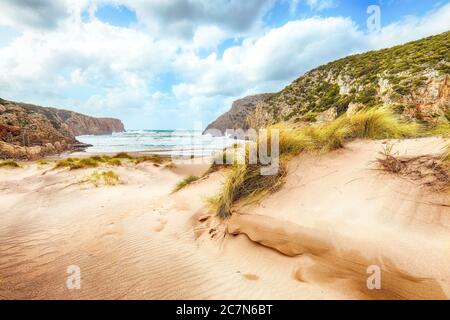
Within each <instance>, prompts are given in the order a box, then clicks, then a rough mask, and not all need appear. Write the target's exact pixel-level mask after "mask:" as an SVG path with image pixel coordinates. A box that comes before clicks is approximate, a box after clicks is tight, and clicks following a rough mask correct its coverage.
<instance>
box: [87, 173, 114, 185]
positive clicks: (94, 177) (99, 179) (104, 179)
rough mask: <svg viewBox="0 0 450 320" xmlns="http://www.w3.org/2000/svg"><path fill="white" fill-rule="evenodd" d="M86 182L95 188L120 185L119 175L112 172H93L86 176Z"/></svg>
mask: <svg viewBox="0 0 450 320" xmlns="http://www.w3.org/2000/svg"><path fill="white" fill-rule="evenodd" d="M87 180H88V181H90V182H91V183H92V184H93V185H94V186H96V187H99V186H100V185H101V184H103V185H106V186H114V185H117V184H119V183H120V177H119V175H118V174H117V173H115V172H114V171H112V170H108V171H103V172H98V171H94V172H93V173H91V174H90V175H89V176H88V179H87Z"/></svg>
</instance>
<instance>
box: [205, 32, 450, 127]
mask: <svg viewBox="0 0 450 320" xmlns="http://www.w3.org/2000/svg"><path fill="white" fill-rule="evenodd" d="M449 51H450V32H445V33H442V34H439V35H436V36H433V37H428V38H425V39H422V40H418V41H414V42H410V43H407V44H404V45H399V46H395V47H392V48H388V49H383V50H377V51H371V52H367V53H363V54H357V55H353V56H349V57H346V58H343V59H340V60H337V61H334V62H330V63H328V64H326V65H323V66H320V67H318V68H316V69H314V70H311V71H309V72H307V73H305V74H304V75H303V76H301V77H300V78H298V79H297V80H295V81H294V82H292V83H291V84H290V85H288V86H287V87H286V88H284V89H283V90H282V91H280V92H278V93H275V94H272V95H267V96H264V97H265V98H263V99H261V100H260V101H258V102H257V103H256V105H255V106H252V108H241V109H240V111H241V114H240V118H239V119H240V120H239V121H238V122H236V123H232V124H231V123H227V125H229V126H232V127H233V126H235V125H238V126H239V125H241V124H242V123H243V121H242V120H241V119H242V118H246V121H245V122H246V124H245V126H243V128H246V127H255V128H257V127H261V126H265V125H267V124H270V123H275V122H280V121H291V122H314V121H327V120H332V119H334V118H335V117H337V116H339V115H341V114H343V113H345V112H349V113H351V112H355V111H357V110H359V109H362V108H368V107H373V106H381V105H384V106H389V107H391V108H393V109H394V110H395V112H397V113H398V114H399V115H401V116H402V117H404V118H405V119H409V120H416V121H419V122H422V123H426V124H429V125H436V124H439V123H448V122H449V121H450V99H449V92H450V76H449V73H450V56H449ZM244 100H245V99H244ZM238 101H239V100H238ZM221 117H223V116H221ZM219 119H220V117H219ZM219 119H218V120H219ZM218 120H216V121H215V122H213V123H212V124H211V125H210V126H208V127H215V126H216V122H217V121H218ZM229 120H230V121H232V120H231V119H229Z"/></svg>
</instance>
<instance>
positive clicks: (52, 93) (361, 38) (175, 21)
mask: <svg viewBox="0 0 450 320" xmlns="http://www.w3.org/2000/svg"><path fill="white" fill-rule="evenodd" d="M2 1H3V2H2ZM43 1H44V0H43ZM102 1H103V2H105V3H106V2H108V3H111V2H112V1H115V3H119V2H120V3H123V4H126V5H127V6H129V7H130V8H132V9H134V10H136V13H137V15H138V17H139V19H140V20H141V21H144V20H146V19H148V20H149V19H153V18H154V19H153V20H152V21H153V22H154V23H155V25H156V27H155V26H150V28H148V27H147V26H145V27H144V26H142V25H139V26H133V27H130V28H123V27H114V26H112V25H109V24H106V23H102V22H101V21H99V20H97V19H95V16H93V12H94V9H95V5H96V4H99V3H101V2H102ZM310 2H311V5H312V6H315V8H316V9H317V10H318V8H320V6H321V5H322V6H323V5H324V3H325V2H323V1H315V2H314V1H310ZM3 3H7V4H8V5H7V6H5V7H6V8H10V4H11V3H12V2H11V1H10V0H0V4H1V6H2V8H3ZM224 3H225V2H221V4H220V5H219V4H217V5H216V6H215V7H214V6H213V5H211V2H209V1H208V2H206V1H200V0H190V1H181V0H154V1H146V2H144V1H137V0H120V1H119V0H95V1H87V0H82V1H77V0H67V4H68V5H67V10H63V11H64V12H66V11H67V12H69V15H68V16H67V15H66V14H65V13H61V17H62V18H61V19H59V18H58V17H55V19H54V22H52V23H49V24H47V25H46V24H43V25H42V26H41V27H39V28H30V27H29V26H32V25H33V23H30V22H27V26H28V27H24V26H23V25H22V24H20V26H16V27H17V28H21V29H20V30H21V33H19V35H18V36H17V38H15V39H14V40H12V41H8V42H7V44H6V46H5V47H0V88H2V92H1V95H2V97H3V98H10V99H16V100H26V101H29V102H34V103H37V104H43V105H55V106H59V107H65V108H69V109H77V110H78V111H80V112H85V113H91V114H94V115H105V116H106V115H109V116H118V117H120V118H123V119H124V120H125V122H126V124H127V126H128V127H129V128H130V127H131V128H133V127H134V128H136V127H141V128H143V127H146V126H147V127H158V128H161V127H164V126H167V127H174V126H176V127H180V126H183V123H184V126H186V127H190V126H191V125H190V124H192V123H193V122H194V120H196V119H202V120H203V121H204V122H207V121H210V120H212V119H213V118H214V117H215V116H217V115H218V114H220V113H221V112H223V111H225V110H226V109H228V108H229V107H230V105H231V102H232V101H233V100H234V99H236V98H239V97H242V96H245V95H248V94H254V93H261V92H268V91H276V90H279V89H281V88H282V87H283V86H285V85H287V84H289V82H290V81H292V80H293V79H295V78H297V77H298V76H299V75H301V74H302V73H304V72H306V71H308V70H310V69H311V68H314V67H316V66H318V65H320V64H322V63H326V62H328V61H331V60H334V59H337V58H339V57H343V56H346V55H348V54H351V53H356V52H362V51H367V50H370V49H377V48H383V47H387V46H392V45H395V44H398V43H403V42H406V41H409V40H414V39H418V38H421V37H425V36H429V35H432V34H437V33H440V32H443V31H447V30H449V29H450V21H449V20H448V17H449V16H450V4H448V5H445V6H441V7H440V8H438V9H436V10H435V11H433V12H430V13H428V14H427V15H425V16H424V17H423V18H414V17H409V18H405V19H403V20H401V21H398V22H397V23H394V24H391V25H388V26H385V27H384V28H382V30H381V31H380V32H379V33H373V34H366V33H364V32H363V31H362V30H360V29H359V28H358V27H357V25H356V24H355V23H354V22H353V21H352V20H351V19H350V18H343V17H334V18H320V17H315V18H310V19H304V20H297V21H290V22H288V23H286V24H284V25H282V26H280V27H277V28H272V29H266V31H265V32H258V33H251V35H250V34H249V33H246V32H249V30H251V29H252V28H253V27H254V26H255V25H257V24H258V23H260V20H259V19H260V17H261V14H262V13H263V12H264V10H265V6H270V5H271V3H272V2H271V1H264V3H263V2H260V1H249V2H243V1H235V0H230V1H228V4H229V5H230V7H226V6H225V4H224ZM261 3H263V4H261ZM86 8H90V12H91V16H92V18H93V19H91V21H89V22H83V21H82V20H81V18H80V13H81V12H82V11H83V10H86ZM181 8H185V9H186V10H187V11H185V12H184V13H185V14H184V15H183V18H182V19H179V17H180V15H181V14H182V12H180V10H181ZM237 8H239V9H242V10H243V11H242V12H243V13H241V12H239V11H238V10H237ZM55 10H57V9H55ZM250 11H251V12H250ZM245 13H248V14H250V13H251V14H250V16H249V17H248V20H249V21H243V20H245V19H244V15H245ZM16 14H17V13H16ZM219 16H220V17H219ZM152 17H153V18H152ZM11 19H13V20H11V21H13V22H15V23H19V22H18V21H19V20H18V19H19V18H18V16H16V17H15V18H11ZM149 21H150V20H149ZM8 23H9V24H10V25H15V23H12V22H11V23H10V22H8ZM56 26H57V27H56ZM180 26H183V27H182V28H181V29H179V27H180ZM183 28H185V29H186V30H185V31H186V32H187V33H186V34H189V35H190V36H192V38H189V37H188V38H185V39H183V40H180V38H177V37H168V36H167V32H170V33H171V34H172V35H178V36H179V35H180V34H181V35H183V34H184V31H183V30H182V29H183ZM157 30H159V31H157ZM245 30H247V31H245ZM163 31H164V32H163ZM180 32H181V33H180ZM255 34H259V36H255ZM235 36H239V37H241V38H243V41H242V43H239V44H236V45H234V46H232V47H230V48H228V49H226V50H225V51H224V52H223V54H220V53H219V52H217V51H216V49H217V47H218V46H219V45H220V44H221V42H222V41H223V40H225V39H229V38H230V37H231V38H234V37H235ZM205 50H207V51H206V52H210V54H208V56H206V57H204V56H203V55H204V54H205ZM166 73H172V74H174V75H175V78H176V80H174V83H173V86H172V87H171V88H169V89H167V88H164V89H161V88H158V85H157V82H158V79H159V78H160V77H161V76H162V75H164V74H166ZM204 125H206V123H204Z"/></svg>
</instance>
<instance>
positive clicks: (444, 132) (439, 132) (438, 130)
mask: <svg viewBox="0 0 450 320" xmlns="http://www.w3.org/2000/svg"><path fill="white" fill-rule="evenodd" d="M430 133H431V135H434V136H442V137H450V123H445V124H438V125H437V126H435V127H434V128H432V129H431V130H430Z"/></svg>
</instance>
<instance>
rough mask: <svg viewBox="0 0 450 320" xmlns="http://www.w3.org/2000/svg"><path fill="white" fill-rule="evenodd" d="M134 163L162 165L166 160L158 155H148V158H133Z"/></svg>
mask: <svg viewBox="0 0 450 320" xmlns="http://www.w3.org/2000/svg"><path fill="white" fill-rule="evenodd" d="M133 161H134V163H135V164H139V163H142V162H153V163H157V164H161V163H163V162H164V159H163V158H162V157H161V156H159V155H157V154H152V155H148V156H140V157H135V158H133Z"/></svg>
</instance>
